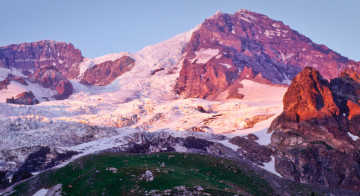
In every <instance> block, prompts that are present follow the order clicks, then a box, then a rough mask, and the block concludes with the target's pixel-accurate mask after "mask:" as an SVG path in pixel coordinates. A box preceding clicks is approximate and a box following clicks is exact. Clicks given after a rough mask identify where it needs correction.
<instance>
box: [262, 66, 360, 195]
mask: <svg viewBox="0 0 360 196" xmlns="http://www.w3.org/2000/svg"><path fill="white" fill-rule="evenodd" d="M341 75H342V77H339V78H335V79H333V80H331V82H330V83H329V82H328V81H327V80H325V79H324V78H322V76H321V75H320V73H319V72H318V71H316V70H315V69H313V68H310V67H307V68H305V69H304V70H303V71H302V72H301V73H300V74H298V75H297V76H296V77H295V78H294V80H293V82H292V84H291V86H290V87H289V89H288V91H287V92H286V93H285V95H284V100H283V102H284V111H283V113H282V114H281V115H280V116H278V117H277V118H276V119H275V120H274V121H273V122H272V124H271V126H270V129H269V131H273V134H272V137H271V144H270V146H271V147H272V148H273V150H274V151H275V152H276V156H275V167H276V171H278V172H279V173H280V174H281V175H282V176H284V177H286V178H290V179H293V180H296V181H300V182H303V183H312V184H318V185H325V186H329V187H337V188H339V187H341V188H349V189H353V190H356V191H360V151H359V150H360V142H359V140H358V141H354V139H353V138H352V137H350V136H351V135H355V136H360V126H359V124H360V115H359V114H360V103H359V99H360V93H359V90H360V84H359V82H357V81H355V80H353V79H352V78H351V77H349V76H348V75H347V74H345V73H343V74H341Z"/></svg>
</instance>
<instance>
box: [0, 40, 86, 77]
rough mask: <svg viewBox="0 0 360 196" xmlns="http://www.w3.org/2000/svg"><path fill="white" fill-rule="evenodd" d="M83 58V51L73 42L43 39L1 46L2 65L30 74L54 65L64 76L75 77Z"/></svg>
mask: <svg viewBox="0 0 360 196" xmlns="http://www.w3.org/2000/svg"><path fill="white" fill-rule="evenodd" d="M82 60H83V57H82V55H81V51H80V50H79V49H76V48H75V47H74V46H73V45H72V44H71V43H65V42H57V41H52V40H42V41H37V42H31V43H22V44H12V45H8V46H2V47H0V67H3V68H9V69H11V68H15V69H18V70H20V71H21V72H22V73H23V74H24V75H30V74H31V73H34V72H35V71H37V70H38V69H40V68H42V67H48V66H54V67H56V68H57V69H58V70H59V71H60V72H61V73H62V74H63V75H64V76H66V77H68V78H75V77H77V76H78V74H79V70H78V69H79V68H78V67H77V66H78V64H79V63H80V62H81V61H82Z"/></svg>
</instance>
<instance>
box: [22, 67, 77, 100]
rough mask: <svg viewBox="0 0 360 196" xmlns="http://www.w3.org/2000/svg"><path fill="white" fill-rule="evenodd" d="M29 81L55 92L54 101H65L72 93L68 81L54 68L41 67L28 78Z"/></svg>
mask: <svg viewBox="0 0 360 196" xmlns="http://www.w3.org/2000/svg"><path fill="white" fill-rule="evenodd" d="M29 81H30V82H33V83H38V84H40V85H41V86H42V87H44V88H50V89H52V90H55V91H56V92H57V94H56V95H55V96H54V97H55V98H56V99H66V98H68V97H69V96H70V95H71V94H72V93H73V86H72V84H71V83H70V81H69V80H68V79H67V78H65V77H64V76H63V75H62V74H61V73H60V72H58V71H57V69H56V68H54V67H43V68H40V69H39V70H37V71H36V72H35V73H33V74H31V75H30V76H29Z"/></svg>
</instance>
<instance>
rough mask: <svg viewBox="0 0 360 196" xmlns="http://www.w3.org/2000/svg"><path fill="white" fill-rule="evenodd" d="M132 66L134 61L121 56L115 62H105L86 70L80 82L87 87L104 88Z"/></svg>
mask: <svg viewBox="0 0 360 196" xmlns="http://www.w3.org/2000/svg"><path fill="white" fill-rule="evenodd" d="M134 65H135V60H134V59H132V58H130V57H128V56H123V57H121V58H119V59H117V60H115V61H106V62H104V63H101V64H98V65H94V66H93V67H91V68H89V69H88V70H86V72H85V73H84V76H83V77H82V79H81V81H80V82H81V83H83V84H88V85H98V86H106V85H108V84H110V83H111V82H112V81H114V80H115V79H116V78H117V77H119V76H121V75H122V74H123V73H125V72H127V71H129V70H130V69H131V68H132V67H133V66H134Z"/></svg>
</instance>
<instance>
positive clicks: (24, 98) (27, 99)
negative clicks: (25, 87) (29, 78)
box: [6, 91, 39, 105]
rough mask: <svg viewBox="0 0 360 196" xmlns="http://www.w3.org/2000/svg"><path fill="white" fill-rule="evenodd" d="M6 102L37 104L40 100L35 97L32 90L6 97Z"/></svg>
mask: <svg viewBox="0 0 360 196" xmlns="http://www.w3.org/2000/svg"><path fill="white" fill-rule="evenodd" d="M6 103H12V104H21V105H35V104H38V103H39V101H38V100H37V99H36V98H35V96H34V94H33V93H32V92H31V91H25V92H22V93H20V94H18V95H16V96H15V97H12V98H10V99H6Z"/></svg>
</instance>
